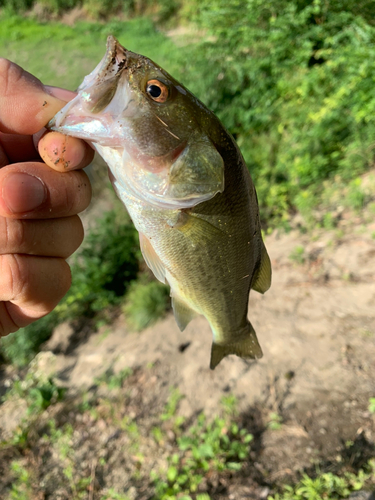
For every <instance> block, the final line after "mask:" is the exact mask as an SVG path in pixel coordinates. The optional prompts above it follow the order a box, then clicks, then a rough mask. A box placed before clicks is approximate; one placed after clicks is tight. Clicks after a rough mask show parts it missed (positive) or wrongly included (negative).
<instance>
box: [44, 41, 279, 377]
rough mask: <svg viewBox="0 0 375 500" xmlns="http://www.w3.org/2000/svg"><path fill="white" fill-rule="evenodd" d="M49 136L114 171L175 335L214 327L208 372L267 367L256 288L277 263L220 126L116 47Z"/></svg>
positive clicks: (151, 68)
mask: <svg viewBox="0 0 375 500" xmlns="http://www.w3.org/2000/svg"><path fill="white" fill-rule="evenodd" d="M108 75H110V76H108ZM51 128H54V129H55V130H60V131H62V132H65V133H67V134H70V135H75V136H78V137H82V138H85V139H90V140H91V141H92V142H93V144H94V146H95V147H96V149H97V150H98V152H99V153H100V154H101V155H102V156H103V158H104V159H105V160H106V161H107V163H108V165H109V168H110V171H111V180H112V183H113V185H114V187H115V190H116V192H117V194H118V196H119V197H120V198H121V200H122V201H123V202H124V203H125V205H126V207H127V209H128V211H129V213H130V216H131V218H132V220H133V222H134V224H135V227H136V228H137V230H138V231H139V234H140V244H141V250H142V253H143V255H144V258H145V261H146V263H147V264H148V265H149V267H150V268H151V269H152V270H153V272H154V274H155V276H156V277H157V278H158V279H159V280H160V281H162V282H165V283H168V284H169V285H170V287H171V296H172V306H173V310H174V314H175V317H176V321H177V323H178V326H179V327H180V329H181V330H183V329H184V328H185V327H186V325H187V324H188V323H189V321H190V320H191V319H192V318H193V317H194V315H196V314H203V315H204V316H205V317H206V318H207V320H208V321H209V323H210V326H211V328H212V331H213V336H214V342H213V347H212V353H211V368H215V366H216V365H217V364H218V363H219V362H220V360H221V359H222V358H223V357H224V356H226V355H228V354H237V355H239V356H241V357H244V358H259V357H261V356H262V351H261V348H260V346H259V344H258V341H257V338H256V334H255V332H254V329H253V327H252V326H251V324H250V322H249V321H248V319H247V312H248V300H249V292H250V288H253V289H255V290H257V291H259V292H261V293H263V292H265V291H266V290H267V289H268V287H269V286H270V280H271V267H270V261H269V258H268V255H267V252H266V250H265V247H264V244H263V241H262V237H261V229H260V222H259V212H258V202H257V197H256V192H255V188H254V185H253V183H252V180H251V177H250V174H249V172H248V170H247V168H246V165H245V163H244V160H243V158H242V155H241V153H240V151H239V149H238V147H237V145H236V143H235V142H234V140H233V138H232V137H231V136H230V134H228V132H227V131H226V130H225V129H224V127H223V126H222V125H221V123H220V122H219V120H218V119H217V118H216V117H215V116H214V115H213V114H212V113H211V112H210V111H208V110H207V108H205V107H204V106H203V104H202V103H200V101H198V100H197V99H196V98H195V97H194V96H193V95H192V94H191V93H190V92H189V91H188V90H187V89H185V88H184V87H183V86H182V85H180V84H179V83H178V82H176V81H175V80H174V79H173V78H172V77H171V76H170V75H168V74H167V73H166V72H165V71H164V70H162V69H161V68H159V67H158V66H157V65H155V64H154V63H153V62H152V61H150V60H149V59H146V58H144V57H143V56H138V55H136V54H133V53H131V52H128V51H126V50H125V49H123V48H122V47H121V46H120V45H119V44H118V42H117V41H116V40H114V39H113V38H112V37H110V38H109V41H108V47H107V54H106V56H105V58H104V59H103V61H102V62H101V63H100V64H99V66H98V67H97V68H96V70H94V72H93V73H91V74H90V75H89V76H88V77H86V78H85V80H84V83H83V85H82V88H81V89H80V92H79V94H78V96H77V98H76V99H75V100H73V101H72V102H71V103H68V105H67V106H66V107H65V108H64V109H63V110H62V111H61V112H60V113H59V114H58V115H56V117H55V120H54V122H53V123H52V124H51Z"/></svg>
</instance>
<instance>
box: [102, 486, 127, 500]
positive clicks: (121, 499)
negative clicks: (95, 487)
mask: <svg viewBox="0 0 375 500" xmlns="http://www.w3.org/2000/svg"><path fill="white" fill-rule="evenodd" d="M100 500H130V497H128V496H127V495H124V494H123V493H118V492H117V491H116V490H115V489H114V488H109V490H108V491H107V492H106V493H105V494H104V495H102V496H101V497H100Z"/></svg>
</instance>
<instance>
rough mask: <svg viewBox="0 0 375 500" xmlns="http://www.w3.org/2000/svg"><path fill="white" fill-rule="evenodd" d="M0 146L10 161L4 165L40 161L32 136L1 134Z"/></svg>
mask: <svg viewBox="0 0 375 500" xmlns="http://www.w3.org/2000/svg"><path fill="white" fill-rule="evenodd" d="M0 145H1V147H2V148H3V151H4V153H5V155H6V157H7V159H8V162H7V163H4V165H1V166H5V165H9V164H10V163H16V162H24V161H32V160H40V158H39V154H38V151H37V150H36V149H35V146H34V143H33V138H32V136H31V135H18V134H3V133H0Z"/></svg>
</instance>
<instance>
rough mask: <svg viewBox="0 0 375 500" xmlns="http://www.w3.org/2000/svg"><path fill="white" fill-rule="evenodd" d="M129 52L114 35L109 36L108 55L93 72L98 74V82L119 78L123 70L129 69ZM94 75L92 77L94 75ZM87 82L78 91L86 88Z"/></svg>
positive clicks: (96, 76)
mask: <svg viewBox="0 0 375 500" xmlns="http://www.w3.org/2000/svg"><path fill="white" fill-rule="evenodd" d="M127 52H128V51H127V50H126V49H125V48H124V47H123V46H122V45H121V44H120V42H119V41H118V40H117V39H116V38H115V37H114V36H113V35H109V36H108V38H107V49H106V53H105V55H104V57H103V59H102V60H101V61H100V63H99V64H98V66H97V67H96V68H95V70H94V71H93V72H92V73H95V74H96V75H95V78H96V82H97V83H100V82H103V81H106V80H108V79H112V78H118V77H119V76H120V75H121V73H122V72H123V70H124V69H126V68H127V60H128V57H127ZM92 73H91V74H90V75H92ZM90 75H89V76H90ZM85 80H86V79H85ZM85 80H84V81H83V83H82V85H80V87H78V91H80V90H82V89H83V88H85V87H86V85H85ZM90 83H91V82H90Z"/></svg>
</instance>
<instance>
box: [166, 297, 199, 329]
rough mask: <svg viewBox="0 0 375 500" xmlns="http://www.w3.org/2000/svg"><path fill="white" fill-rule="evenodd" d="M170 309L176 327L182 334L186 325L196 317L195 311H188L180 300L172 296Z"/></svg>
mask: <svg viewBox="0 0 375 500" xmlns="http://www.w3.org/2000/svg"><path fill="white" fill-rule="evenodd" d="M172 309H173V314H174V317H175V320H176V323H177V325H178V328H179V329H180V330H181V331H182V332H183V331H184V330H185V328H186V326H187V325H188V323H189V322H190V321H191V320H192V319H193V318H194V316H196V315H197V313H196V312H195V311H193V310H192V309H190V307H189V306H187V305H186V304H185V302H183V301H182V300H180V299H179V298H178V297H176V296H175V295H173V294H172Z"/></svg>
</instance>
